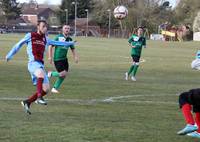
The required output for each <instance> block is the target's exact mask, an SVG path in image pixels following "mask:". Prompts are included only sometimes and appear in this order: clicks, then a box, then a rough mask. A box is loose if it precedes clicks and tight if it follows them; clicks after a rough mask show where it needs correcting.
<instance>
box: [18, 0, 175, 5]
mask: <svg viewBox="0 0 200 142" xmlns="http://www.w3.org/2000/svg"><path fill="white" fill-rule="evenodd" d="M18 1H19V2H21V3H23V2H29V0H18ZM36 1H37V2H38V3H44V2H45V3H46V2H47V3H49V4H57V5H59V4H61V0H36ZM169 1H170V2H171V3H172V5H173V6H174V5H175V3H176V0H169Z"/></svg>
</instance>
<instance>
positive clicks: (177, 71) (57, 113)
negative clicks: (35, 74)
mask: <svg viewBox="0 0 200 142" xmlns="http://www.w3.org/2000/svg"><path fill="white" fill-rule="evenodd" d="M21 37H22V35H0V58H1V61H0V142H32V141H34V142H193V141H197V140H196V139H193V138H189V137H187V136H177V135H176V132H177V131H178V130H179V129H181V128H183V127H184V126H185V123H184V120H183V118H182V114H181V112H180V110H179V108H178V103H177V101H178V94H179V93H180V92H182V91H185V90H187V89H191V88H196V87H199V82H200V81H199V72H198V71H193V70H192V69H191V67H190V63H191V61H192V60H193V58H194V54H195V52H196V51H197V49H198V47H199V43H198V42H183V43H179V42H174V43H172V42H158V41H148V43H147V44H148V48H147V49H144V50H143V55H142V59H144V60H145V62H143V63H141V66H140V68H139V71H138V74H137V79H138V80H137V82H131V81H125V80H124V73H125V72H126V71H127V70H128V68H129V66H130V64H131V62H130V61H131V60H130V58H129V50H130V47H129V46H128V44H127V40H125V39H100V38H99V39H98V38H77V39H76V40H77V41H78V44H77V50H78V53H79V55H80V62H79V64H75V63H74V62H73V60H72V56H71V54H70V56H69V61H70V74H69V76H68V78H67V80H65V82H64V84H63V86H62V88H61V90H60V92H61V94H59V95H54V94H50V95H49V96H47V99H49V100H48V106H40V105H36V104H33V105H32V108H31V111H32V115H31V116H28V115H26V114H25V113H24V111H23V109H22V107H21V105H20V100H21V99H23V98H26V97H28V96H30V95H31V94H32V93H33V92H34V91H35V88H34V87H33V86H32V83H31V79H30V76H29V73H28V71H27V56H26V50H25V48H22V49H21V50H20V52H19V53H18V54H17V55H16V56H15V57H14V58H13V60H11V61H10V62H9V63H6V62H5V61H4V57H5V55H6V53H7V52H8V51H9V50H10V49H11V48H12V46H13V44H15V43H16V42H17V41H18V40H19V39H20V38H21ZM69 53H70V52H69ZM46 70H54V67H53V66H51V65H50V64H49V63H48V62H47V61H46ZM53 81H54V79H51V84H52V83H53Z"/></svg>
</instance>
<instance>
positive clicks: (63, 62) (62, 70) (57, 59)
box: [48, 25, 79, 93]
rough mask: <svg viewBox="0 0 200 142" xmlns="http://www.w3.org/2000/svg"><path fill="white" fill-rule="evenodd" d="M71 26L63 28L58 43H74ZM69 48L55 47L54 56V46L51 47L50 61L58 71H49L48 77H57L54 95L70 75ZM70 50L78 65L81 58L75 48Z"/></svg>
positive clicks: (53, 90)
mask: <svg viewBox="0 0 200 142" xmlns="http://www.w3.org/2000/svg"><path fill="white" fill-rule="evenodd" d="M69 32H70V26H69V25H64V26H63V28H62V34H59V35H57V36H56V38H55V40H56V41H72V38H71V37H70V36H69ZM68 49H69V48H64V47H63V46H55V50H54V56H53V58H52V54H53V46H50V47H49V61H50V63H51V64H52V62H53V61H54V65H55V68H56V70H57V71H49V72H48V77H57V80H56V82H55V83H54V85H53V88H52V90H51V92H52V93H59V91H58V89H59V88H60V86H61V84H62V83H63V81H64V79H65V77H66V76H67V74H68V70H69V63H68V59H67V53H68ZM70 49H71V51H72V54H73V58H74V60H75V62H76V63H78V61H79V58H78V55H77V52H76V50H75V47H74V46H70Z"/></svg>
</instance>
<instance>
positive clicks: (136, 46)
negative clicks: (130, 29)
mask: <svg viewBox="0 0 200 142" xmlns="http://www.w3.org/2000/svg"><path fill="white" fill-rule="evenodd" d="M143 33H144V29H143V28H142V27H139V28H138V29H137V34H132V36H131V37H130V38H129V40H128V42H129V43H130V46H131V57H132V60H133V62H132V65H131V67H130V69H129V71H128V72H126V73H125V80H128V78H129V76H130V75H131V80H132V81H136V78H135V75H136V73H137V70H138V67H139V62H140V57H141V53H142V48H143V47H146V39H145V37H144V36H143Z"/></svg>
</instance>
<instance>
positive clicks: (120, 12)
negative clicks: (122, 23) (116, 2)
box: [114, 5, 128, 20]
mask: <svg viewBox="0 0 200 142" xmlns="http://www.w3.org/2000/svg"><path fill="white" fill-rule="evenodd" d="M127 15H128V9H127V8H126V7H125V6H123V5H121V6H117V7H116V8H115V9H114V17H115V18H116V19H118V20H122V19H124V18H126V16H127Z"/></svg>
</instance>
